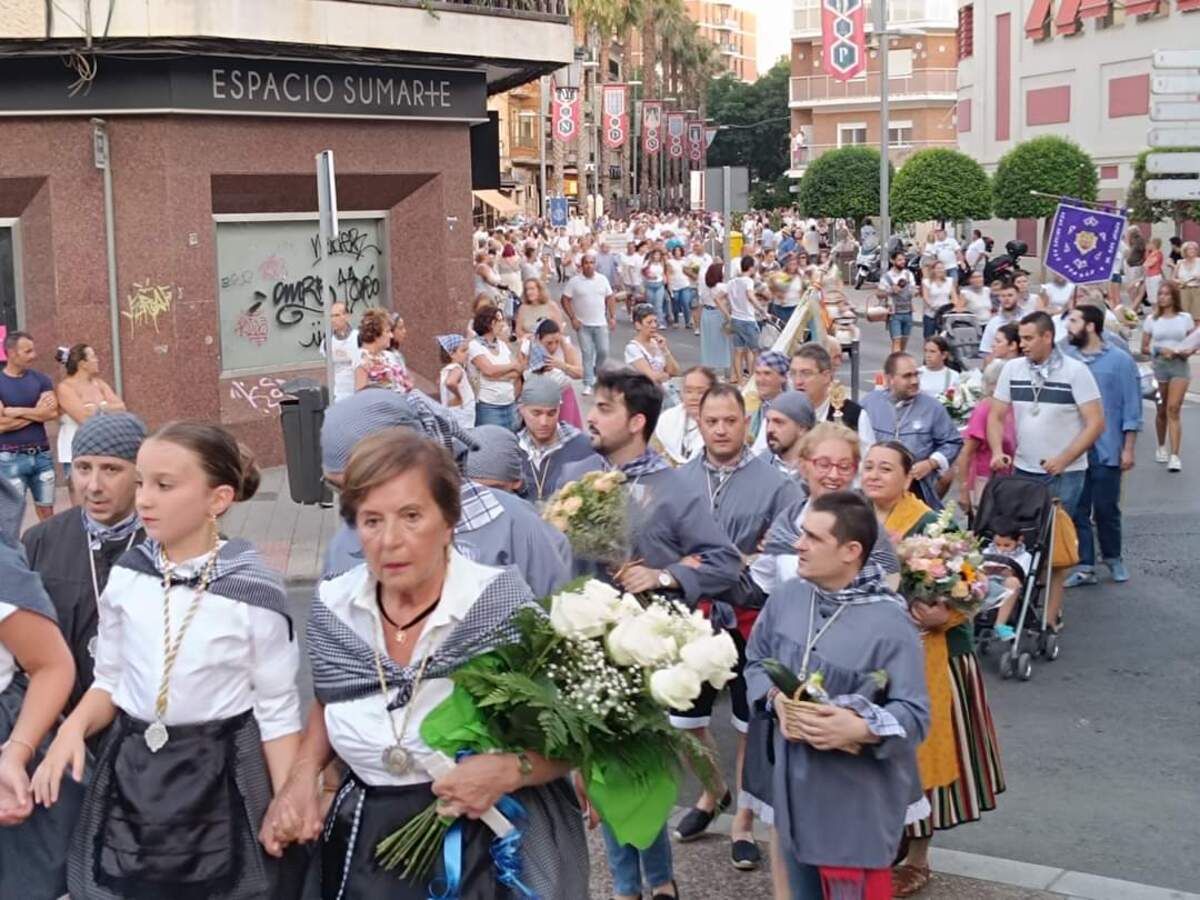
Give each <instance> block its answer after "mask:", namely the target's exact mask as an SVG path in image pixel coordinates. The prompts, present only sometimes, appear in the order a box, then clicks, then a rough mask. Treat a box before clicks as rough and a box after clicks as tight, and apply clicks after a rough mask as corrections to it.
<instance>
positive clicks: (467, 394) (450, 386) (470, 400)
mask: <svg viewBox="0 0 1200 900" xmlns="http://www.w3.org/2000/svg"><path fill="white" fill-rule="evenodd" d="M437 342H438V350H439V352H440V355H441V358H442V371H441V373H440V374H439V376H438V399H439V400H441V402H442V406H444V407H446V408H447V409H449V410H450V415H451V416H452V417H453V418H454V420H455V421H456V422H458V424H459V425H461V426H462V427H463V428H474V427H475V388H474V387H473V386H472V385H471V379H470V378H468V377H467V369H466V362H467V347H468V345H467V342H466V341H465V340H464V339H463V336H462V335H461V334H439V335H438V336H437Z"/></svg>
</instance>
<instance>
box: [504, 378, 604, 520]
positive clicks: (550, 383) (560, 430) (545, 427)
mask: <svg viewBox="0 0 1200 900" xmlns="http://www.w3.org/2000/svg"><path fill="white" fill-rule="evenodd" d="M561 408H562V388H561V387H559V385H558V383H557V382H556V381H554V380H553V379H552V378H550V377H549V376H547V375H530V376H529V377H528V378H526V379H525V386H524V387H523V388H522V389H521V399H520V406H519V407H518V409H519V412H520V413H521V421H522V422H524V423H525V427H524V428H522V429H521V430H520V431H519V432H517V444H518V446H519V447H520V449H521V455H522V460H521V470H522V475H521V487H520V489H519V490H518V491H517V492H516V493H517V495H518V496H520V497H524V498H525V499H526V500H528V501H529V502H530V503H532V504H534V505H535V506H540V505H541V504H542V503H545V502H546V501H547V500H548V499H550V495H551V494H553V493H554V492H555V491H556V490H558V488H559V486H560V484H561V479H562V470H563V466H565V465H566V464H567V463H571V462H576V461H578V460H581V459H583V458H585V457H587V456H590V455H591V453H592V445H591V443H590V442H589V441H588V439H587V437H586V436H585V435H584V434H583V432H582V431H580V430H579V429H578V428H576V427H575V426H574V425H570V424H568V423H566V422H563V421H561V419H560V418H559V412H560V410H561Z"/></svg>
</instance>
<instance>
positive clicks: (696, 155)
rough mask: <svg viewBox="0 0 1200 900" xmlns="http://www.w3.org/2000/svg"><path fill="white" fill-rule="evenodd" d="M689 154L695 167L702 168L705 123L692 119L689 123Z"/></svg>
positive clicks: (689, 159) (689, 158) (690, 160)
mask: <svg viewBox="0 0 1200 900" xmlns="http://www.w3.org/2000/svg"><path fill="white" fill-rule="evenodd" d="M687 155H688V161H689V162H690V163H691V164H692V168H693V169H698V168H700V163H701V162H703V161H704V123H703V122H701V121H700V120H699V119H691V120H689V121H688V123H687Z"/></svg>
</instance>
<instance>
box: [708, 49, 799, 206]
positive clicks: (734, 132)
mask: <svg viewBox="0 0 1200 900" xmlns="http://www.w3.org/2000/svg"><path fill="white" fill-rule="evenodd" d="M790 77H791V69H790V67H789V64H788V61H787V59H786V58H784V59H780V60H779V62H777V63H776V64H775V65H774V66H772V67H771V68H770V69H769V70H768V71H767V72H766V73H765V74H763V75H762V76H761V77H760V78H759V79H758V81H755V82H753V83H751V84H746V83H745V82H743V81H739V80H738V79H737V78H735V77H734V76H733V75H729V74H726V75H722V76H721V77H720V78H714V79H713V80H712V81H711V82H709V86H708V117H709V118H710V119H712V120H713V121H714V122H715V124H716V125H718V126H721V125H754V126H755V127H753V128H730V129H729V130H727V131H718V132H717V136H716V138H714V139H713V142H712V146H711V147H709V148H708V164H709V166H749V168H750V181H751V183H754V182H758V181H762V182H774V181H776V180H777V179H778V178H779V176H780V175H782V174H783V173H784V172H786V171H787V169H788V142H789V140H790V137H791V130H790V128H789V122H788V113H787V109H788V79H789V78H790ZM768 120H769V121H768ZM759 122H764V123H766V124H762V125H758V124H756V123H759Z"/></svg>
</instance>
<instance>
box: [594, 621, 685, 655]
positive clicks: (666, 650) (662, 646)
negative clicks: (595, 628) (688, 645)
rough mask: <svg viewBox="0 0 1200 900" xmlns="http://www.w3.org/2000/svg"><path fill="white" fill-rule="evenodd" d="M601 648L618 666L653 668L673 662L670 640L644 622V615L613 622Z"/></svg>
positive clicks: (671, 640) (672, 642) (672, 640)
mask: <svg viewBox="0 0 1200 900" xmlns="http://www.w3.org/2000/svg"><path fill="white" fill-rule="evenodd" d="M605 646H606V647H607V648H608V655H609V656H610V657H611V658H612V661H613V662H615V663H616V664H617V665H618V666H641V667H642V668H654V667H656V666H662V665H666V664H667V663H671V662H674V661H675V653H676V648H675V641H674V639H673V638H672V637H671V636H670V635H667V634H663V632H662V631H661V630H660V629H658V628H655V627H654V625H653V623H651V622H648V621H646V616H645V614H643V615H640V616H634V617H630V618H627V619H622V620H621V621H619V622H617V625H616V627H615V628H613V630H612V631H610V632H609V633H608V638H607V640H606V641H605Z"/></svg>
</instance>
